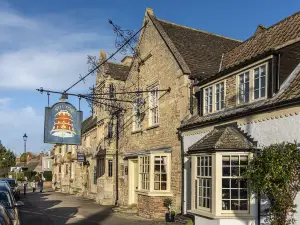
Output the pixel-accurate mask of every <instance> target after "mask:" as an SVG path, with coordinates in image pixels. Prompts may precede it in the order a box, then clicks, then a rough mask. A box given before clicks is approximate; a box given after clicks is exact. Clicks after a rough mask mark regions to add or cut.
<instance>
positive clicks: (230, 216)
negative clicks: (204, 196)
mask: <svg viewBox="0 0 300 225" xmlns="http://www.w3.org/2000/svg"><path fill="white" fill-rule="evenodd" d="M187 213H188V214H192V215H195V216H202V217H207V218H211V219H240V218H243V219H255V216H252V215H251V214H249V213H221V215H215V214H213V213H211V212H207V211H201V210H199V209H193V210H188V211H187Z"/></svg>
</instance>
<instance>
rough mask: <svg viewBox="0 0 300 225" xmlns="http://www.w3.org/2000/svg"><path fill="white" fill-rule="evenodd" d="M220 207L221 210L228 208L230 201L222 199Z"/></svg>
mask: <svg viewBox="0 0 300 225" xmlns="http://www.w3.org/2000/svg"><path fill="white" fill-rule="evenodd" d="M222 209H223V210H230V201H229V200H228V201H222Z"/></svg>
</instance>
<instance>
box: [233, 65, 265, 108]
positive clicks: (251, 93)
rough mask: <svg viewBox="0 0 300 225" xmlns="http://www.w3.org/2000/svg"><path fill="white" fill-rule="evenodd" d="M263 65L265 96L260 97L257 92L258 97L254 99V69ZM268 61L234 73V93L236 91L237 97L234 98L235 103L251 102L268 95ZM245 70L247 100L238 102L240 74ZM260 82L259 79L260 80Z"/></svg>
mask: <svg viewBox="0 0 300 225" xmlns="http://www.w3.org/2000/svg"><path fill="white" fill-rule="evenodd" d="M263 66H265V70H266V71H265V96H263V97H261V94H259V98H257V99H255V96H254V94H255V93H254V91H255V90H254V87H255V83H254V82H255V69H257V68H261V67H263ZM268 71H269V67H268V62H264V63H260V64H257V65H255V66H252V67H251V68H249V69H247V70H245V71H242V72H240V73H238V74H236V93H237V95H236V96H237V98H236V103H237V105H242V104H249V103H251V102H255V101H259V100H262V99H266V98H267V96H268ZM246 72H249V101H248V102H240V97H239V96H240V86H239V85H240V75H242V74H245V73H246ZM260 82H261V81H260Z"/></svg>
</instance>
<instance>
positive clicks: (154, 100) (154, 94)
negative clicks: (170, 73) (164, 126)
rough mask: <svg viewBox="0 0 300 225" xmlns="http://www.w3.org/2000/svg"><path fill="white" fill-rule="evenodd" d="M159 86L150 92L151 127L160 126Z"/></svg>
mask: <svg viewBox="0 0 300 225" xmlns="http://www.w3.org/2000/svg"><path fill="white" fill-rule="evenodd" d="M158 99H159V96H158V86H156V87H154V88H153V89H151V91H150V92H149V125H150V126H153V125H156V124H158Z"/></svg>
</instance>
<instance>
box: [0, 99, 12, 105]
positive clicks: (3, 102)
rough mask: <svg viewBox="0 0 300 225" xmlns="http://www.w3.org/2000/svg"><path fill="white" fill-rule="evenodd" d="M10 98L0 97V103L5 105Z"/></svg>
mask: <svg viewBox="0 0 300 225" xmlns="http://www.w3.org/2000/svg"><path fill="white" fill-rule="evenodd" d="M11 100H12V99H11V98H0V105H6V104H7V103H8V102H10V101H11Z"/></svg>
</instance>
